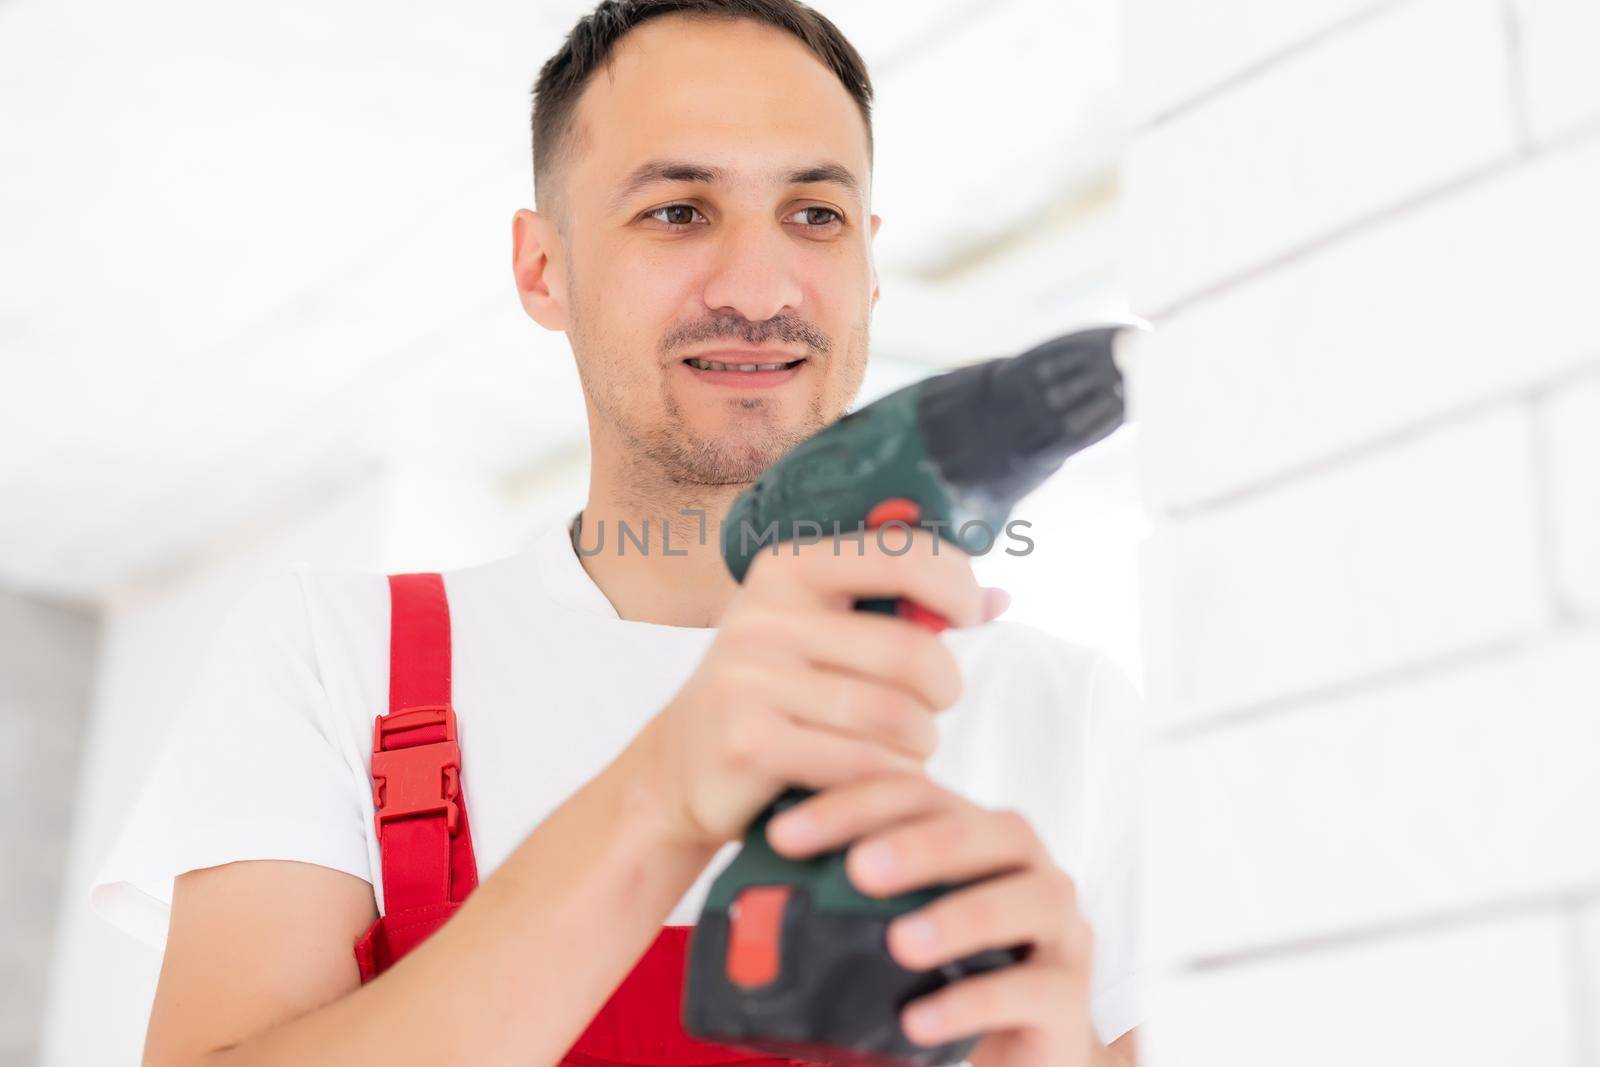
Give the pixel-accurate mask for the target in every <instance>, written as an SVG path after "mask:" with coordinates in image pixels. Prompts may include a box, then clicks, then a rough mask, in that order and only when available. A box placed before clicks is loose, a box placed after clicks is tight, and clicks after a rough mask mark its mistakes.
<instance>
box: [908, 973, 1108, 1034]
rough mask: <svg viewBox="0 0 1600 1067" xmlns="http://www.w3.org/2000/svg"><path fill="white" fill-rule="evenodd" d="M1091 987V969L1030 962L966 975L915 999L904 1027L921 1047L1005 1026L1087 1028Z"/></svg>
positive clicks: (1060, 1030) (1061, 1030) (1049, 1030)
mask: <svg viewBox="0 0 1600 1067" xmlns="http://www.w3.org/2000/svg"><path fill="white" fill-rule="evenodd" d="M1088 986H1089V978H1088V973H1087V972H1086V971H1083V972H1080V971H1075V970H1073V969H1071V968H1067V967H1060V966H1054V965H1050V964H1044V963H1036V962H1033V961H1032V960H1029V961H1028V962H1026V963H1018V964H1013V965H1011V966H1009V967H1003V968H1001V969H1000V970H998V971H990V972H988V973H987V974H980V975H974V976H973V977H970V978H963V979H961V980H960V981H959V982H954V983H952V984H950V985H947V986H945V987H944V988H943V989H941V990H939V991H938V992H937V993H931V994H929V995H928V996H925V997H920V998H918V999H917V1000H913V1001H912V1002H911V1003H910V1004H908V1005H906V1008H905V1010H904V1011H903V1012H902V1013H901V1015H900V1025H901V1027H902V1028H903V1029H904V1030H905V1032H906V1036H907V1037H909V1038H910V1039H911V1040H913V1041H915V1042H917V1043H918V1044H920V1045H937V1044H941V1043H943V1042H946V1041H952V1040H955V1039H956V1038H961V1037H968V1036H971V1035H974V1034H983V1033H993V1032H995V1031H999V1030H1032V1031H1036V1032H1038V1033H1041V1034H1046V1035H1054V1034H1069V1033H1073V1032H1084V1031H1085V1029H1086V1027H1087V1026H1088V1014H1089V995H1088Z"/></svg>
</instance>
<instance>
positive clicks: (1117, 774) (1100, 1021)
mask: <svg viewBox="0 0 1600 1067" xmlns="http://www.w3.org/2000/svg"><path fill="white" fill-rule="evenodd" d="M1088 685H1089V738H1088V767H1089V774H1088V783H1087V787H1088V788H1087V794H1086V795H1087V810H1086V816H1087V819H1086V827H1087V828H1086V834H1085V836H1086V839H1085V856H1084V877H1083V881H1084V884H1083V885H1082V886H1080V896H1079V908H1080V909H1081V910H1082V912H1083V915H1084V917H1085V918H1086V919H1087V920H1088V922H1089V924H1090V926H1091V927H1092V928H1093V929H1094V975H1093V987H1092V1001H1091V1005H1090V1009H1091V1013H1092V1016H1093V1019H1094V1024H1095V1030H1096V1031H1097V1032H1098V1034H1099V1035H1100V1039H1101V1040H1102V1041H1104V1042H1106V1043H1107V1044H1109V1043H1111V1042H1112V1041H1114V1040H1116V1039H1117V1038H1118V1037H1121V1036H1122V1035H1123V1034H1125V1033H1127V1032H1128V1031H1129V1030H1131V1029H1133V1028H1134V1027H1135V1026H1137V1025H1139V1024H1140V1023H1141V1022H1143V1021H1144V1019H1145V1013H1146V1003H1145V990H1144V981H1143V974H1142V972H1143V969H1144V958H1143V944H1142V937H1141V933H1142V927H1141V922H1140V907H1139V905H1140V901H1141V899H1142V887H1141V885H1140V881H1139V874H1140V872H1139V868H1140V863H1139V858H1140V854H1141V848H1140V826H1141V818H1140V804H1139V798H1140V794H1141V789H1140V778H1139V773H1140V751H1141V742H1140V734H1141V724H1140V717H1141V711H1142V703H1143V702H1142V700H1141V698H1140V696H1139V692H1138V690H1137V689H1135V688H1134V686H1133V683H1132V682H1131V681H1129V680H1128V677H1127V676H1126V675H1125V674H1124V673H1123V672H1122V671H1121V670H1120V669H1119V668H1118V667H1117V666H1116V665H1115V664H1114V663H1113V662H1112V661H1110V660H1109V659H1107V658H1105V657H1104V656H1098V657H1097V659H1096V663H1095V666H1094V669H1093V673H1092V674H1091V676H1090V679H1089V683H1088Z"/></svg>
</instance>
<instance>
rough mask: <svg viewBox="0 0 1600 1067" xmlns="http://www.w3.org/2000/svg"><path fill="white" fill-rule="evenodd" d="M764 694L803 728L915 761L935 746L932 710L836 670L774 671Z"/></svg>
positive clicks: (893, 688) (894, 688)
mask: <svg viewBox="0 0 1600 1067" xmlns="http://www.w3.org/2000/svg"><path fill="white" fill-rule="evenodd" d="M767 691H768V692H769V693H770V694H771V695H772V699H773V703H774V705H775V706H776V707H777V709H778V710H779V711H781V712H783V713H784V714H786V715H788V716H789V717H790V718H791V719H793V720H795V721H796V722H798V723H800V724H801V725H803V726H811V727H816V728H819V729H825V730H832V731H834V732H836V733H841V734H846V735H849V736H851V737H856V738H859V739H864V740H868V741H872V742H875V743H877V744H882V745H888V746H889V747H890V748H894V749H897V750H899V751H901V752H904V753H905V754H906V755H908V756H912V757H914V758H916V759H918V760H925V759H927V758H928V757H929V756H931V755H933V751H934V749H935V748H937V747H938V744H939V728H938V726H937V725H936V724H935V722H934V718H933V716H934V709H933V708H931V707H930V706H929V705H928V704H927V703H925V702H924V701H923V700H921V699H920V698H918V697H915V696H913V695H912V694H911V693H909V692H907V691H906V690H905V689H903V688H901V687H900V686H898V685H892V684H885V683H883V682H879V681H876V680H874V679H870V678H865V677H862V676H860V675H856V674H845V673H841V672H839V671H819V670H815V669H811V668H803V667H788V666H774V667H772V668H770V674H769V679H768V682H767Z"/></svg>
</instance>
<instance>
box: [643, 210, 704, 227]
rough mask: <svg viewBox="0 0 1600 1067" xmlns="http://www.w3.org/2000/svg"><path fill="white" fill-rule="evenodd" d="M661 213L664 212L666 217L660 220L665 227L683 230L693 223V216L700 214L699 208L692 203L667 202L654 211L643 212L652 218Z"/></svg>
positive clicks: (648, 217) (646, 216)
mask: <svg viewBox="0 0 1600 1067" xmlns="http://www.w3.org/2000/svg"><path fill="white" fill-rule="evenodd" d="M663 214H666V215H667V218H664V219H662V220H661V221H662V222H663V223H665V224H666V227H667V229H669V230H684V229H688V228H689V227H690V226H693V225H694V222H693V218H694V216H696V215H699V214H700V209H699V208H697V207H695V206H694V205H693V204H667V205H666V206H665V207H658V208H656V209H655V210H654V211H647V212H645V215H644V217H645V218H647V219H653V218H656V217H657V216H659V215H663ZM701 217H702V218H704V217H705V216H703V215H702V216H701Z"/></svg>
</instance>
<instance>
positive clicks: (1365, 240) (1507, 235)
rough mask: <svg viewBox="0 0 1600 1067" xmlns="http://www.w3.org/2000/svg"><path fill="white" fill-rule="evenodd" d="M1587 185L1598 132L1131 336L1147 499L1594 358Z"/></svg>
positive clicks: (1485, 396) (1595, 308)
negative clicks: (1135, 345)
mask: <svg viewBox="0 0 1600 1067" xmlns="http://www.w3.org/2000/svg"><path fill="white" fill-rule="evenodd" d="M1596 7H1597V8H1600V4H1596ZM1596 65H1597V67H1600V52H1597V61H1596ZM1595 190H1600V141H1594V140H1591V141H1590V142H1589V143H1587V144H1585V145H1583V146H1582V147H1581V148H1579V149H1578V150H1576V151H1573V152H1567V153H1561V154H1557V155H1553V156H1546V157H1542V158H1539V159H1536V160H1533V161H1531V162H1530V163H1529V165H1528V166H1526V167H1520V168H1516V169H1512V170H1509V171H1507V172H1505V173H1502V174H1499V175H1496V176H1495V177H1494V178H1493V179H1491V180H1488V181H1485V182H1484V183H1482V184H1481V185H1475V186H1473V187H1471V188H1469V189H1467V190H1464V191H1463V192H1462V193H1460V194H1459V195H1456V196H1450V197H1442V198H1440V199H1438V200H1434V201H1431V202H1428V203H1426V204H1424V205H1422V206H1421V207H1419V208H1418V209H1417V210H1416V211H1412V212H1407V213H1405V214H1402V215H1400V216H1399V217H1397V218H1395V219H1394V220H1393V221H1392V223H1391V224H1389V225H1385V226H1377V227H1373V228H1370V229H1367V230H1365V231H1362V232H1360V233H1358V234H1356V235H1354V236H1352V237H1351V238H1350V239H1348V240H1344V241H1339V242H1336V243H1334V244H1333V245H1331V246H1329V247H1326V248H1323V249H1321V250H1319V252H1318V254H1317V255H1315V256H1309V257H1304V258H1302V259H1299V260H1296V261H1295V262H1293V263H1291V264H1288V265H1286V266H1284V267H1282V268H1281V269H1278V270H1274V271H1271V272H1269V273H1267V274H1265V275H1262V276H1260V277H1258V278H1256V279H1254V280H1252V281H1251V282H1248V283H1245V284H1241V285H1238V286H1234V287H1232V288H1230V289H1228V290H1227V291H1226V292H1223V293H1220V294H1218V295H1217V296H1216V297H1214V298H1213V299H1210V300H1206V301H1204V302H1202V303H1200V304H1198V305H1196V306H1195V307H1193V308H1192V309H1189V310H1187V311H1185V312H1184V313H1183V314H1181V315H1177V316H1174V317H1173V318H1172V319H1171V320H1170V321H1169V322H1165V323H1162V324H1161V327H1162V328H1161V329H1160V330H1159V331H1157V332H1156V333H1153V334H1149V335H1146V336H1144V337H1141V338H1138V339H1137V340H1138V342H1139V343H1140V344H1139V348H1140V351H1139V353H1138V355H1139V359H1138V360H1137V361H1136V363H1135V368H1136V370H1137V372H1138V374H1139V381H1138V388H1137V389H1136V391H1135V393H1134V397H1135V399H1136V401H1137V405H1138V408H1139V411H1138V416H1139V419H1140V422H1141V424H1142V426H1141V432H1142V435H1143V447H1144V452H1145V457H1146V461H1147V463H1148V464H1149V472H1150V474H1151V475H1152V477H1151V478H1150V479H1149V484H1148V487H1147V491H1148V492H1150V493H1153V494H1156V495H1155V498H1154V499H1152V500H1151V503H1152V504H1153V505H1154V506H1155V507H1156V508H1157V509H1160V510H1168V511H1174V510H1181V509H1183V508H1186V507H1191V506H1193V505H1194V504H1196V503H1199V502H1202V501H1205V500H1207V499H1210V498H1213V497H1216V496H1219V495H1222V494H1225V493H1229V492H1234V491H1237V490H1238V489H1240V488H1242V487H1245V486H1249V485H1251V484H1255V483H1261V482H1265V481H1269V480H1270V479H1272V478H1274V477H1277V476H1280V475H1282V474H1284V473H1285V472H1287V471H1289V470H1291V469H1293V468H1294V467H1296V466H1299V465H1302V464H1305V463H1309V462H1312V461H1315V460H1320V459H1323V458H1325V457H1328V456H1332V455H1337V454H1338V453H1340V452H1342V451H1345V450H1348V449H1351V448H1354V447H1356V446H1358V445H1364V444H1367V443H1369V442H1371V441H1372V440H1374V439H1375V438H1378V437H1381V436H1383V435H1385V434H1392V433H1394V432H1396V431H1397V430H1401V429H1404V428H1406V427H1409V426H1413V425H1415V424H1417V423H1419V422H1422V421H1425V420H1428V419H1433V418H1437V417H1439V416H1441V415H1445V414H1448V413H1450V412H1453V411H1456V410H1459V409H1461V408H1464V407H1467V406H1469V405H1473V404H1481V403H1484V402H1485V401H1491V400H1493V399H1495V398H1498V397H1503V396H1505V395H1506V394H1507V393H1509V392H1512V391H1515V390H1518V389H1522V388H1528V389H1532V388H1535V387H1537V386H1539V385H1541V384H1542V383H1545V382H1548V381H1549V380H1551V379H1552V378H1554V377H1556V376H1558V375H1560V374H1563V373H1566V372H1568V371H1571V370H1572V369H1573V368H1575V367H1579V366H1582V365H1583V364H1585V363H1587V362H1590V361H1592V360H1594V358H1595V357H1596V356H1597V355H1600V298H1597V295H1596V289H1597V279H1600V195H1595V194H1594V191H1595ZM1467 293H1480V294H1494V298H1493V299H1487V300H1476V301H1464V300H1463V299H1462V296H1463V294H1467ZM1397 352H1398V353H1404V358H1396V353H1397ZM1197 354H1201V358H1197ZM1202 429H1203V432H1201V431H1202Z"/></svg>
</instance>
